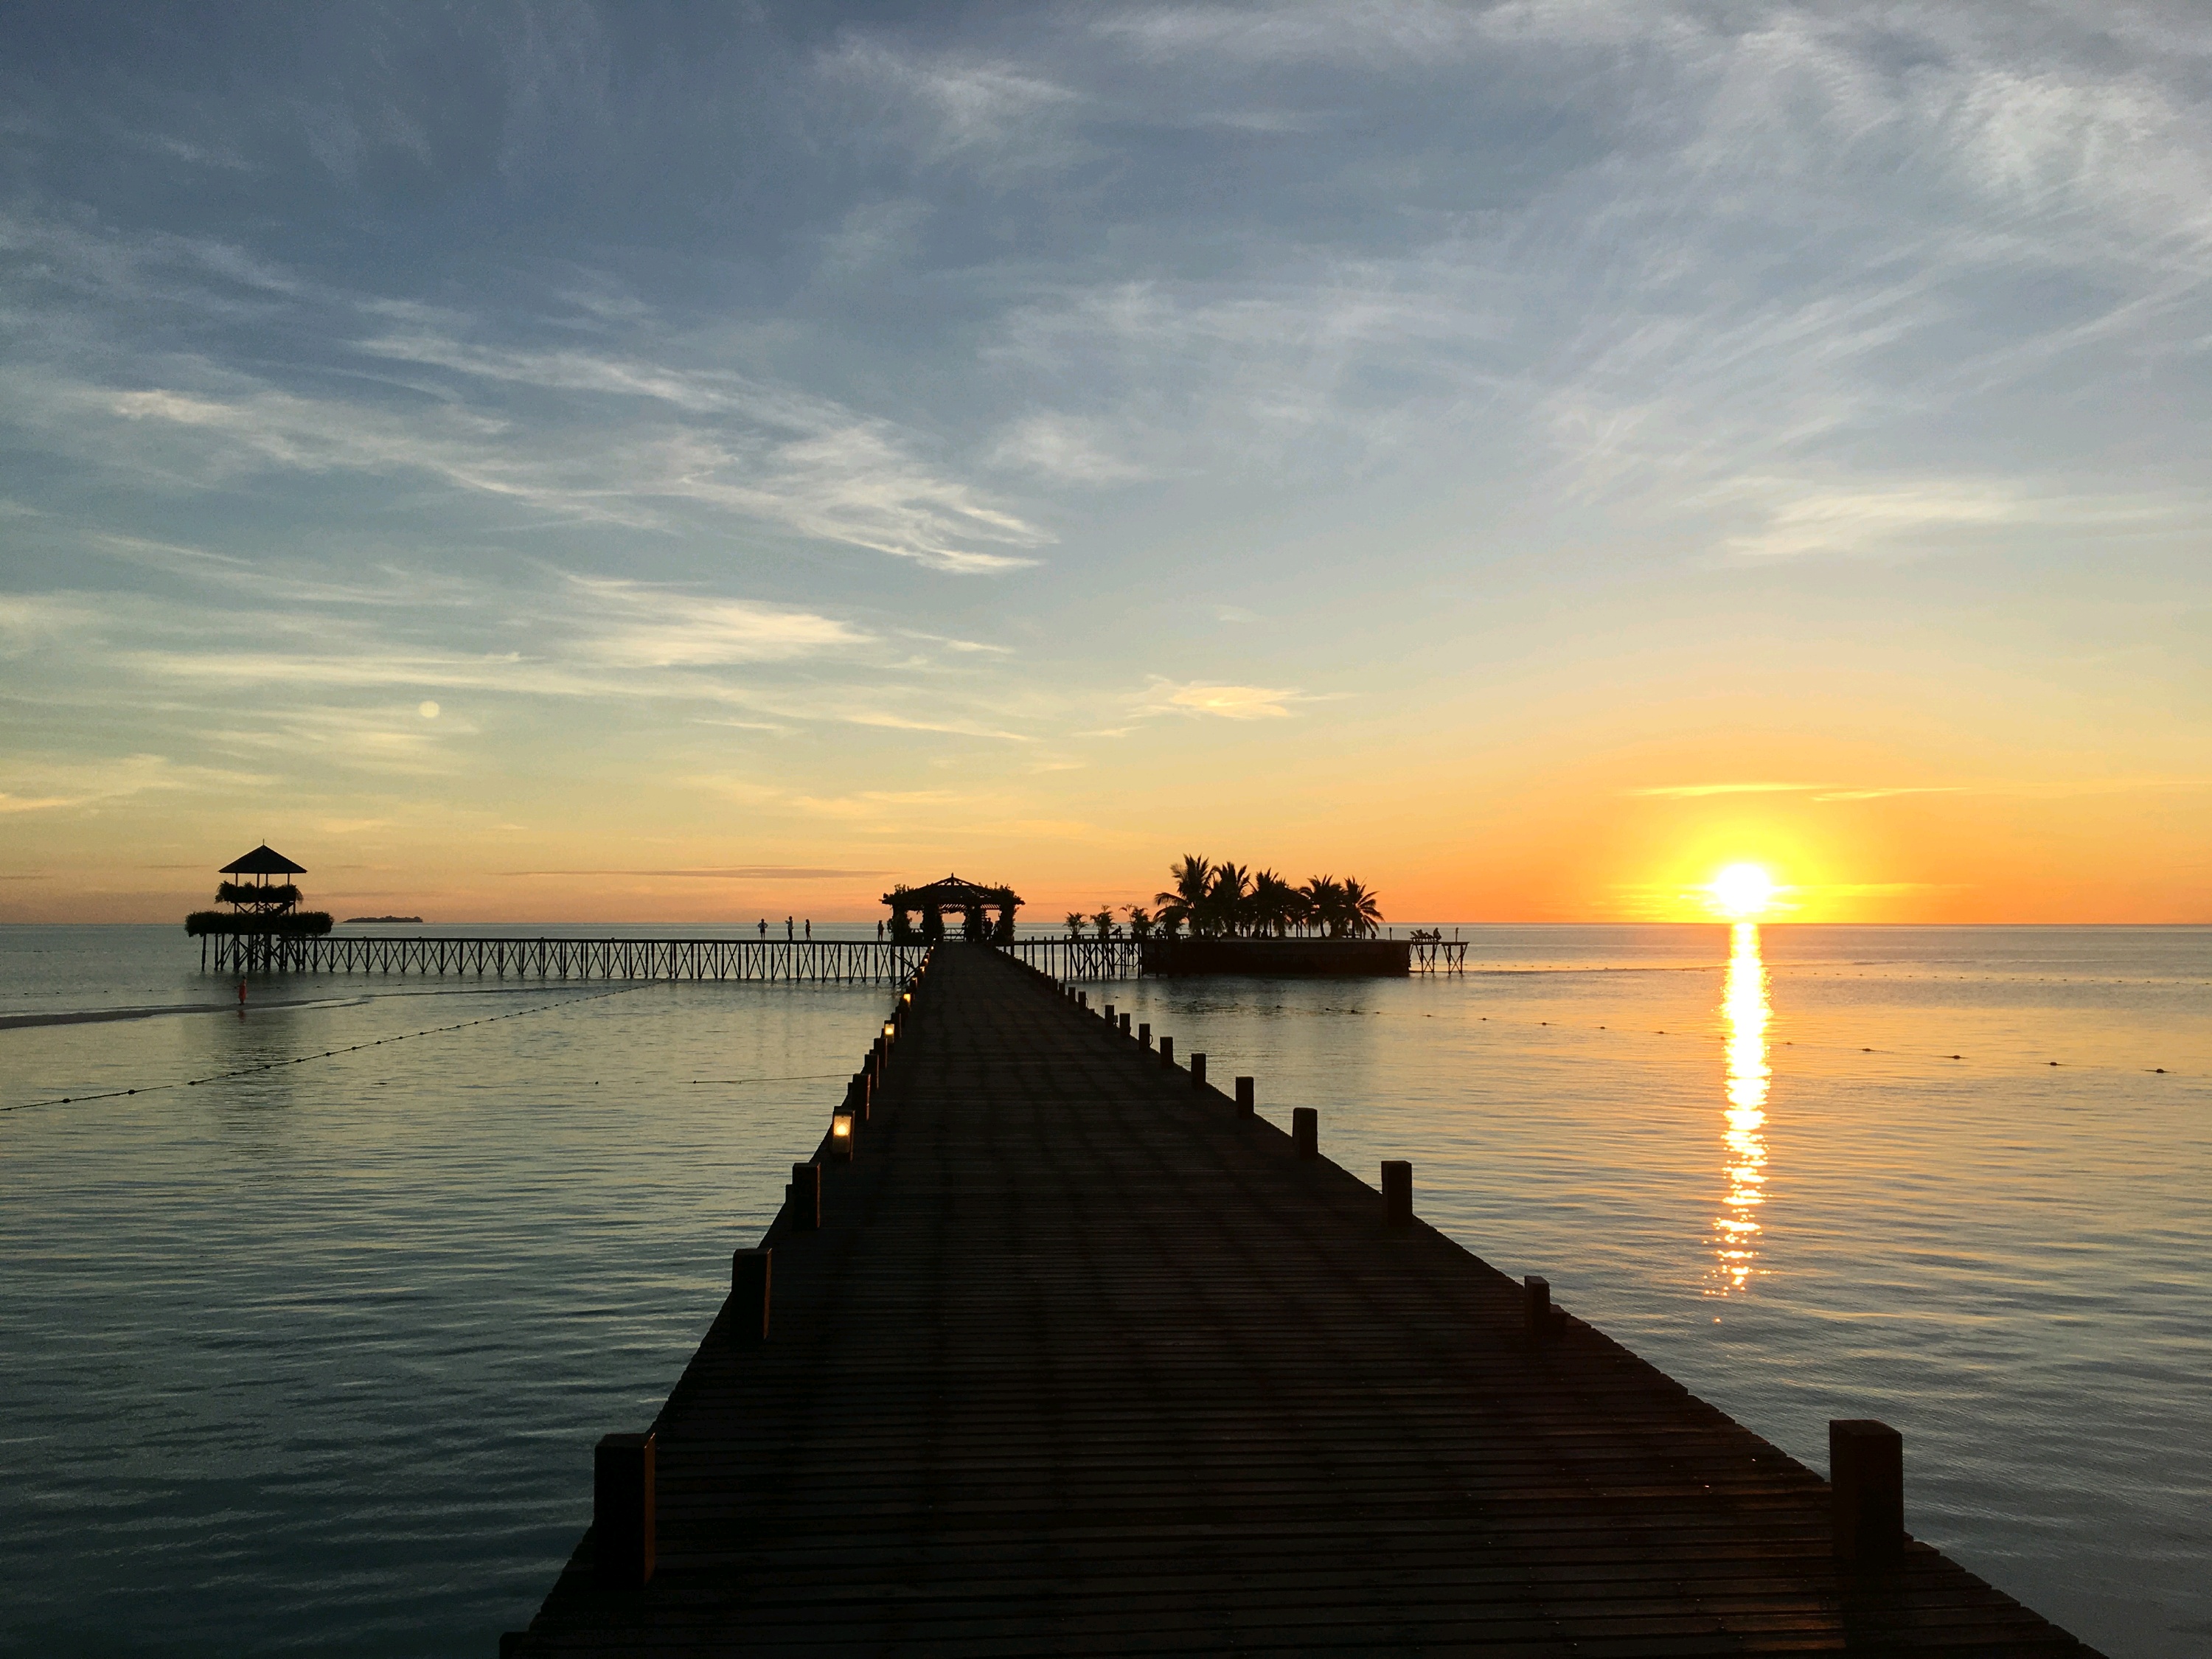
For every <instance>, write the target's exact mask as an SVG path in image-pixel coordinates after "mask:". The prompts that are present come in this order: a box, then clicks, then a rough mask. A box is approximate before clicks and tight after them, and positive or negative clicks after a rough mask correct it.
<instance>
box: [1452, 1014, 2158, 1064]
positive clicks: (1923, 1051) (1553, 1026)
mask: <svg viewBox="0 0 2212 1659" xmlns="http://www.w3.org/2000/svg"><path fill="white" fill-rule="evenodd" d="M1475 1019H1476V1021H1477V1023H1478V1024H1486V1025H1519V1026H1521V1027H1522V1028H1523V1029H1524V1030H1525V1029H1530V1028H1533V1027H1535V1026H1543V1027H1547V1028H1549V1029H1550V1030H1554V1031H1577V1030H1579V1031H1607V1030H1619V1031H1620V1032H1623V1033H1626V1035H1628V1036H1639V1035H1640V1036H1677V1037H1696V1038H1711V1039H1712V1040H1714V1041H1717V1042H1726V1041H1727V1040H1728V1038H1727V1036H1726V1035H1725V1034H1724V1033H1722V1032H1719V1031H1714V1030H1703V1029H1699V1030H1683V1029H1682V1028H1681V1027H1680V1026H1677V1027H1675V1028H1674V1030H1672V1031H1668V1030H1666V1029H1665V1028H1664V1027H1637V1026H1627V1025H1623V1026H1619V1027H1607V1026H1604V1025H1575V1024H1570V1023H1569V1022H1568V1021H1566V1020H1555V1019H1539V1020H1533V1021H1532V1020H1528V1019H1506V1018H1493V1017H1492V1016H1491V1015H1489V1014H1478V1015H1476V1016H1475ZM1767 1046H1768V1047H1769V1048H1798V1049H1802V1050H1804V1051H1805V1052H1806V1053H1808V1054H1887V1055H1890V1056H1892V1057H1893V1058H1896V1059H1901V1060H1961V1061H1965V1060H1966V1055H1964V1054H1941V1053H1938V1052H1937V1051H1936V1050H1935V1049H1932V1048H1865V1047H1863V1046H1862V1045H1860V1044H1857V1043H1848V1042H1797V1041H1796V1040H1795V1039H1793V1038H1788V1037H1773V1038H1769V1039H1768V1040H1767ZM1975 1058H1976V1060H1979V1059H1980V1058H1981V1057H1980V1056H1976V1057H1975ZM1967 1063H1969V1064H1972V1063H1973V1062H1972V1061H1969V1062H1967ZM1997 1063H1998V1064H2000V1065H2002V1064H2006V1063H2007V1062H2004V1061H1999V1062H1997ZM2011 1063H2013V1064H2026V1065H2034V1064H2035V1063H2036V1062H2035V1061H2034V1060H2015V1061H2013V1062H2011ZM2042 1064H2043V1065H2045V1066H2066V1067H2067V1068H2069V1069H2070V1070H2073V1071H2077V1072H2119V1073H2125V1074H2126V1075H2128V1076H2130V1077H2132V1076H2135V1075H2137V1074H2138V1073H2140V1074H2141V1075H2142V1076H2144V1077H2170V1076H2174V1075H2178V1074H2177V1073H2172V1072H2170V1071H2169V1070H2168V1069H2167V1068H2166V1066H2113V1065H2106V1064H2099V1063H2097V1062H2094V1061H2086V1062H2085V1061H2080V1060H2072V1061H2069V1060H2044V1061H2043V1062H2042Z"/></svg>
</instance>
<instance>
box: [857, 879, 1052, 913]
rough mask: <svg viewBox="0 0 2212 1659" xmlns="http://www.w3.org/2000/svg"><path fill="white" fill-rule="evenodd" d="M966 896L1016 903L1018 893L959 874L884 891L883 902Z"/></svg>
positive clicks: (939, 901)
mask: <svg viewBox="0 0 2212 1659" xmlns="http://www.w3.org/2000/svg"><path fill="white" fill-rule="evenodd" d="M970 899H981V900H982V901H983V902H985V903H986V904H1019V903H1020V902H1022V896H1021V895H1020V894H1019V893H1017V892H1016V891H1014V890H1013V889H1012V888H1011V887H987V886H985V885H984V884H982V883H981V882H976V881H969V880H966V879H964V878H962V877H959V876H946V877H945V878H942V879H941V880H938V881H933V882H931V883H930V884H929V885H928V886H927V887H901V888H898V889H896V890H895V891H892V892H889V893H886V894H884V903H886V904H890V905H899V904H905V905H910V906H919V905H924V904H935V905H960V904H965V903H967V902H969V900H970Z"/></svg>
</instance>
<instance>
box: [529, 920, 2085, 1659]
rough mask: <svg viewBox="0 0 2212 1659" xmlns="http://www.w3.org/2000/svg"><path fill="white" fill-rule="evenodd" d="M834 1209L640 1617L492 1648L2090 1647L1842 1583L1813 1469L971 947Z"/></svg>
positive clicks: (1944, 1573) (719, 1325)
mask: <svg viewBox="0 0 2212 1659" xmlns="http://www.w3.org/2000/svg"><path fill="white" fill-rule="evenodd" d="M1322 1133H1323V1142H1322V1150H1323V1152H1324V1153H1326V1151H1327V1133H1328V1124H1327V1123H1326V1121H1324V1123H1323V1125H1322ZM769 1242H770V1243H773V1245H774V1246H775V1288H774V1314H773V1334H772V1340H770V1341H769V1343H768V1344H766V1345H765V1346H758V1347H754V1348H750V1349H745V1348H740V1347H738V1346H737V1345H736V1344H735V1343H734V1342H732V1340H730V1334H729V1331H728V1329H727V1328H726V1324H725V1321H724V1320H722V1319H718V1320H717V1321H716V1322H715V1325H714V1328H712V1329H711V1330H710V1331H709V1332H708V1335H707V1337H706V1339H705V1340H704V1341H703V1342H702V1344H701V1346H700V1348H699V1351H698V1353H697V1354H696V1356H695V1358H693V1360H692V1362H691V1364H690V1366H689V1368H688V1369H687V1370H686V1371H685V1372H684V1376H683V1378H682V1379H681V1381H680V1382H679V1383H678V1385H677V1387H676V1389H675V1390H674V1391H673V1392H672V1393H671V1395H670V1398H669V1400H668V1402H667V1404H666V1406H665V1407H664V1408H663V1410H662V1413H661V1414H660V1417H659V1421H658V1423H657V1424H656V1425H655V1431H656V1433H657V1435H658V1459H659V1463H658V1481H659V1571H658V1572H657V1573H656V1575H655V1577H653V1581H652V1582H651V1583H650V1584H648V1585H647V1587H646V1588H645V1589H643V1590H641V1591H636V1592H631V1593H628V1594H623V1593H618V1592H603V1591H601V1590H599V1589H597V1588H596V1587H595V1586H594V1584H593V1583H592V1575H591V1564H592V1538H591V1534H589V1533H588V1532H587V1533H586V1535H585V1537H584V1539H583V1541H582V1542H581V1543H580V1545H579V1547H578V1548H577V1550H576V1553H575V1554H574V1557H573V1558H572V1559H571V1561H570V1563H569V1565H568V1569H567V1570H566V1571H564V1572H563V1573H562V1576H561V1577H560V1579H559V1581H558V1582H557V1583H556V1585H555V1587H554V1589H553V1590H552V1592H551V1593H550V1595H548V1597H547V1598H546V1601H545V1603H544V1607H543V1608H542V1610H541V1611H540V1612H539V1613H538V1617H537V1618H536V1619H535V1620H533V1621H532V1625H531V1627H530V1630H529V1632H527V1633H526V1634H525V1635H523V1636H522V1637H520V1638H508V1642H509V1645H510V1650H511V1651H513V1652H516V1653H520V1654H530V1655H540V1654H577V1655H581V1654H615V1653H621V1654H635V1655H666V1656H677V1655H687V1654H702V1653H708V1652H714V1653H747V1654H751V1653H760V1654H793V1655H800V1654H805V1655H815V1656H827V1655H830V1654H845V1653H859V1652H869V1653H879V1652H901V1653H941V1654H963V1655H985V1656H992V1655H1014V1654H1036V1653H1065V1654H1110V1653H1127V1652H1139V1651H1141V1652H1146V1653H1162V1654H1166V1653H1191V1654H1201V1653H1202V1654H1218V1653H1230V1652H1237V1653H1283V1654H1292V1653H1312V1654H1318V1653H1328V1652H1345V1653H1353V1652H1356V1653H1361V1654H1416V1653H1419V1654H1436V1653H1451V1652H1464V1653H1470V1654H1474V1653H1480V1654H1482V1655H1485V1656H1491V1659H1507V1656H1516V1655H1524V1654H1525V1655H1532V1656H1533V1655H1547V1656H1557V1655H1565V1654H1569V1653H1572V1654H1577V1655H1583V1656H1622V1659H1628V1656H1693V1655H1706V1654H1743V1653H1772V1654H1781V1653H1801V1652H1826V1651H1835V1650H1849V1651H1851V1652H1869V1653H1874V1652H1886V1653H1943V1654H1958V1655H1966V1654H1989V1655H1997V1654H2004V1655H2028V1654H2083V1653H2087V1651H2088V1650H2087V1649H2086V1648H2084V1647H2083V1646H2082V1645H2081V1644H2080V1643H2078V1642H2077V1641H2075V1639H2074V1638H2071V1637H2069V1636H2068V1635H2067V1634H2066V1633H2065V1632H2062V1631H2060V1630H2058V1629H2057V1628H2055V1627H2054V1626H2051V1625H2049V1624H2047V1623H2045V1621H2044V1620H2041V1619H2039V1618H2038V1617H2036V1616H2035V1615H2034V1614H2033V1613H2029V1612H2027V1610H2025V1609H2024V1608H2022V1607H2021V1606H2020V1605H2019V1604H2018V1603H2016V1602H2015V1601H2011V1600H2010V1599H2009V1598H2008V1597H2006V1596H2004V1595H2001V1594H2000V1593H1998V1592H1997V1591H1996V1590H1994V1589H1991V1588H1990V1586H1988V1585H1987V1584H1984V1583H1982V1582H1981V1581H1980V1580H1979V1579H1977V1578H1975V1577H1973V1576H1972V1575H1971V1574H1969V1573H1967V1572H1966V1571H1964V1570H1963V1569H1961V1568H1960V1567H1958V1566H1957V1565H1954V1564H1953V1563H1952V1562H1950V1561H1948V1560H1947V1559H1945V1558H1943V1557H1942V1555H1940V1554H1938V1553H1936V1552H1935V1551H1934V1550H1932V1549H1929V1548H1928V1547H1925V1546H1923V1545H1919V1544H1911V1545H1909V1546H1908V1547H1907V1554H1906V1558H1905V1563H1904V1565H1902V1566H1901V1567H1899V1568H1894V1569H1892V1570H1890V1571H1887V1572H1862V1571H1853V1570H1850V1569H1848V1568H1842V1567H1839V1566H1838V1564H1837V1563H1836V1562H1835V1561H1834V1560H1833V1559H1832V1557H1831V1554H1830V1548H1829V1536H1828V1488H1827V1486H1826V1483H1825V1482H1824V1481H1822V1480H1820V1479H1819V1478H1818V1477H1817V1476H1816V1475H1814V1474H1812V1473H1811V1472H1810V1471H1809V1470H1808V1469H1807V1468H1804V1467H1803V1466H1802V1465H1801V1464H1799V1463H1797V1462H1795V1461H1794V1460H1792V1459H1790V1458H1789V1457H1787V1456H1785V1455H1783V1454H1782V1453H1781V1452H1780V1451H1778V1449H1775V1448H1774V1447H1772V1446H1771V1445H1769V1444H1768V1443H1766V1442H1765V1441H1763V1440H1761V1439H1759V1437H1757V1436H1755V1435H1753V1434H1752V1433H1751V1432H1750V1431H1747V1430H1746V1429H1744V1428H1743V1427H1741V1425H1738V1424H1736V1423H1735V1422H1734V1421H1733V1420H1731V1419H1729V1418H1728V1417H1726V1416H1724V1415H1723V1413H1720V1412H1718V1411H1717V1410H1715V1409H1714V1408H1713V1407H1711V1406H1708V1405H1706V1404H1705V1402H1703V1401H1699V1400H1698V1399H1696V1398H1695V1397H1693V1396H1692V1395H1690V1394H1689V1393H1688V1392H1686V1390H1685V1389H1683V1388H1682V1387H1681V1386H1680V1384H1678V1383H1674V1382H1673V1381H1672V1380H1671V1379H1669V1378H1668V1377H1667V1376H1664V1375H1662V1373H1660V1372H1659V1371H1657V1370H1654V1369H1652V1368H1651V1367H1650V1366H1649V1365H1647V1364H1644V1363H1643V1362H1642V1361H1641V1360H1638V1359H1637V1358H1635V1357H1634V1356H1633V1355H1632V1354H1630V1353H1629V1352H1626V1350H1625V1349H1623V1348H1621V1347H1620V1346H1618V1345H1617V1344H1615V1343H1613V1342H1612V1341H1611V1340H1608V1339H1607V1338H1606V1337H1605V1336H1604V1335H1602V1334H1601V1333H1599V1332H1597V1331H1595V1330H1594V1329H1591V1328H1589V1327H1587V1326H1585V1325H1583V1324H1581V1323H1579V1322H1574V1321H1569V1322H1567V1325H1566V1327H1565V1330H1564V1331H1563V1332H1562V1333H1561V1334H1559V1336H1558V1337H1557V1339H1556V1340H1553V1342H1552V1343H1550V1344H1549V1345H1547V1346H1545V1347H1544V1348H1542V1349H1541V1350H1534V1351H1532V1349H1531V1348H1530V1346H1529V1345H1528V1343H1527V1341H1526V1340H1525V1339H1524V1337H1523V1334H1522V1304H1521V1294H1520V1287H1519V1286H1518V1285H1516V1284H1514V1283H1512V1282H1510V1281H1509V1280H1508V1279H1505V1278H1504V1276H1503V1275H1502V1274H1500V1273H1497V1272H1496V1271H1494V1270H1493V1269H1492V1268H1490V1267H1487V1266H1486V1265H1485V1264H1484V1263H1482V1262H1480V1261H1477V1260H1476V1259H1475V1258H1474V1257H1473V1256H1472V1255H1468V1253H1467V1252H1466V1251H1465V1250H1463V1249H1461V1248H1460V1247H1459V1246H1457V1245H1455V1244H1454V1243H1451V1242H1450V1241H1449V1240H1447V1239H1445V1238H1444V1237H1442V1236H1441V1235H1440V1234H1438V1233H1437V1232H1435V1231H1432V1230H1431V1229H1430V1228H1428V1227H1426V1226H1425V1225H1421V1224H1419V1223H1418V1222H1417V1223H1416V1224H1415V1225H1413V1227H1411V1228H1409V1229H1405V1230H1400V1231H1387V1230H1386V1229H1385V1228H1384V1227H1383V1223H1382V1201H1381V1199H1380V1197H1379V1195H1378V1194H1376V1191H1375V1189H1374V1188H1371V1187H1369V1186H1368V1185H1366V1184H1365V1183H1364V1182H1361V1181H1359V1180H1358V1179H1356V1178H1355V1177H1354V1176H1352V1175H1350V1174H1348V1173H1347V1172H1346V1171H1345V1170H1340V1169H1339V1168H1337V1167H1336V1166H1335V1165H1334V1164H1330V1163H1328V1162H1327V1161H1326V1159H1325V1158H1324V1159H1322V1160H1320V1161H1312V1162H1303V1163H1302V1162H1300V1161H1298V1160H1297V1159H1296V1158H1294V1157H1293V1156H1292V1153H1291V1142H1290V1138H1289V1136H1288V1135H1287V1134H1285V1133H1283V1132H1282V1131H1280V1130H1279V1129H1277V1128H1275V1127H1273V1126H1272V1125H1270V1124H1269V1123H1267V1121H1264V1120H1261V1119H1245V1120H1241V1121H1240V1120H1239V1119H1238V1118H1237V1116H1236V1115H1235V1111H1234V1108H1233V1107H1232V1106H1231V1103H1230V1102H1229V1101H1228V1099H1227V1098H1226V1097H1224V1096H1223V1095H1222V1094H1221V1093H1219V1092H1218V1091H1214V1090H1211V1089H1207V1090H1194V1089H1193V1088H1192V1086H1191V1082H1190V1076H1189V1073H1188V1072H1185V1071H1182V1070H1179V1069H1178V1070H1170V1069H1168V1068H1167V1067H1165V1066H1163V1065H1162V1064H1161V1063H1160V1060H1159V1056H1158V1054H1156V1053H1155V1052H1153V1051H1152V1050H1150V1049H1147V1048H1140V1047H1139V1045H1138V1044H1137V1043H1135V1042H1132V1041H1130V1040H1129V1039H1127V1038H1124V1037H1121V1036H1118V1035H1114V1034H1111V1033H1109V1030H1107V1027H1106V1024H1105V1022H1104V1021H1103V1020H1101V1019H1099V1018H1097V1016H1096V1015H1095V1014H1091V1013H1083V1012H1077V1011H1076V1010H1075V1009H1073V1007H1071V1006H1068V1005H1067V1004H1066V1003H1065V1002H1064V1001H1062V1000H1060V999H1059V997H1058V996H1057V994H1054V992H1052V991H1051V990H1050V989H1049V988H1048V987H1045V986H1044V985H1043V984H1042V982H1041V981H1038V980H1037V979H1036V978H1035V977H1034V976H1032V975H1030V974H1029V973H1027V972H1026V971H1024V969H1021V968H1019V967H1018V966H1017V965H1015V964H1013V963H1010V962H1007V961H1006V960H1005V959H1004V958H1003V957H1000V956H999V955H998V954H997V953H995V952H992V951H985V950H981V949H971V948H965V947H960V946H954V947H951V948H947V949H941V950H939V951H938V952H937V953H936V958H935V962H934V963H933V966H932V968H931V969H930V972H929V975H928V978H927V988H926V990H924V991H923V992H922V993H921V994H920V995H918V996H917V998H916V1006H915V1012H914V1013H913V1015H912V1016H911V1017H910V1018H909V1020H908V1029H907V1030H906V1033H905V1034H904V1035H903V1036H902V1039H901V1040H900V1042H898V1044H897V1046H896V1048H895V1050H894V1053H893V1058H892V1060H891V1062H890V1075H889V1079H888V1080H887V1083H886V1085H885V1088H884V1092H883V1093H882V1095H880V1096H879V1097H878V1105H877V1108H876V1111H875V1115H874V1121H873V1122H872V1123H871V1124H870V1125H869V1126H868V1127H867V1129H866V1133H865V1136H864V1138H863V1139H862V1140H861V1143H860V1156H859V1158H857V1160H856V1161H855V1162H854V1163H853V1164H850V1165H847V1164H835V1163H833V1164H829V1165H827V1166H826V1167H825V1170H824V1172H823V1229H822V1231H819V1232H815V1233H800V1232H793V1231H787V1228H786V1225H785V1224H784V1223H783V1222H781V1221H779V1223H778V1224H777V1225H776V1226H775V1228H773V1229H772V1230H771V1232H770V1235H769ZM608 1426H609V1427H610V1428H626V1427H632V1426H635V1425H622V1424H611V1425H608ZM1909 1474H1910V1471H1909V1470H1908V1479H1909ZM1908 1497H1909V1490H1908ZM1909 1518H1910V1517H1909V1514H1908V1520H1909Z"/></svg>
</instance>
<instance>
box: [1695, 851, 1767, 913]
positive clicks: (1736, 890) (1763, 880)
mask: <svg viewBox="0 0 2212 1659" xmlns="http://www.w3.org/2000/svg"><path fill="white" fill-rule="evenodd" d="M1705 891H1706V892H1707V893H1708V894H1710V895H1711V903H1712V907H1713V908H1714V909H1715V910H1717V911H1718V912H1719V913H1720V914H1721V915H1724V916H1726V917H1727V918H1728V919H1729V921H1758V920H1759V918H1760V917H1761V916H1763V915H1765V914H1766V913H1767V912H1768V911H1769V910H1771V909H1772V908H1774V896H1775V894H1776V893H1777V892H1778V888H1777V887H1776V885H1775V883H1774V878H1773V877H1772V876H1771V875H1769V874H1767V872H1766V866H1765V865H1760V864H1731V865H1729V866H1728V867H1727V868H1726V869H1724V870H1723V871H1722V872H1720V873H1719V874H1718V875H1717V876H1715V877H1714V878H1712V879H1711V881H1710V882H1707V883H1706V884H1705Z"/></svg>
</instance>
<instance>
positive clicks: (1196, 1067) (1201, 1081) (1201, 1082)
mask: <svg viewBox="0 0 2212 1659" xmlns="http://www.w3.org/2000/svg"><path fill="white" fill-rule="evenodd" d="M1190 1086H1191V1087H1192V1088H1194V1089H1203V1088H1204V1087H1206V1056H1205V1055H1204V1054H1193V1055H1192V1056H1191V1057H1190Z"/></svg>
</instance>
